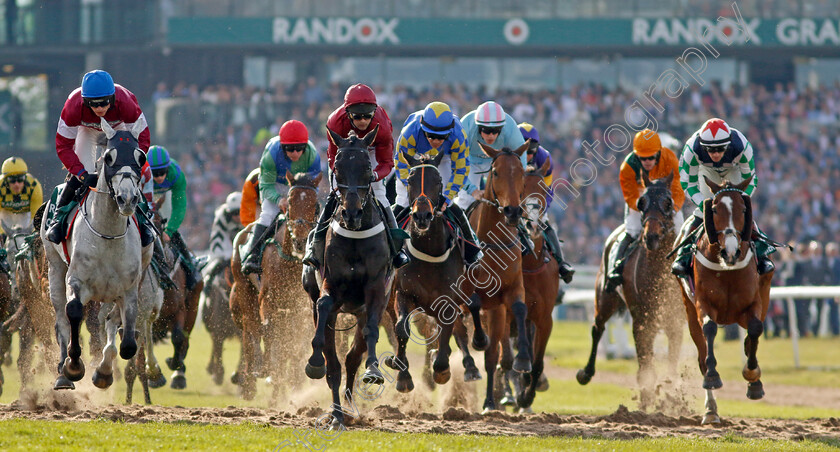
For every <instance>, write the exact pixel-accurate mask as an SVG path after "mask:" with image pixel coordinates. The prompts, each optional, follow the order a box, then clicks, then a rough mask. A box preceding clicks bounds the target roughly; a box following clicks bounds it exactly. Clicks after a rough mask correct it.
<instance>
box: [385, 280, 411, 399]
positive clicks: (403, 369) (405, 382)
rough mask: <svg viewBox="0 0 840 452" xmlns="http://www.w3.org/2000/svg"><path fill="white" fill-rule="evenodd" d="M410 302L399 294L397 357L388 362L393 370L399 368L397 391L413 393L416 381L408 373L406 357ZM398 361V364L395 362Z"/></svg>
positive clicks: (409, 331)
mask: <svg viewBox="0 0 840 452" xmlns="http://www.w3.org/2000/svg"><path fill="white" fill-rule="evenodd" d="M408 303H409V302H408V301H407V300H404V299H403V297H402V296H401V295H400V294H399V293H397V306H398V307H399V311H400V317H399V320H397V323H396V325H395V326H394V333H395V334H396V335H397V356H396V358H392V359H391V362H390V363H388V362H386V365H390V366H391V368H392V369H397V368H399V369H400V371H399V373H398V374H397V391H399V392H403V393H405V392H411V391H412V390H413V389H414V381H412V379H411V373H409V371H408V358H407V357H406V356H405V349H406V345H408V339H409V337H410V335H411V325H410V320H411V319H410V317H411V316H410V315H409V312H408V308H409V306H408ZM395 361H396V362H395Z"/></svg>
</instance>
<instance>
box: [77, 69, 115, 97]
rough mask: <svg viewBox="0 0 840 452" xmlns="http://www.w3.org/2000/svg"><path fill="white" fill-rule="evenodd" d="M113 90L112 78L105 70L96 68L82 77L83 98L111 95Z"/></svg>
mask: <svg viewBox="0 0 840 452" xmlns="http://www.w3.org/2000/svg"><path fill="white" fill-rule="evenodd" d="M114 92H115V89H114V79H112V78H111V74H109V73H107V72H105V71H101V70H99V69H97V70H94V71H90V72H88V73H87V74H85V76H84V77H82V97H84V98H89V99H96V98H99V97H107V96H113V95H114Z"/></svg>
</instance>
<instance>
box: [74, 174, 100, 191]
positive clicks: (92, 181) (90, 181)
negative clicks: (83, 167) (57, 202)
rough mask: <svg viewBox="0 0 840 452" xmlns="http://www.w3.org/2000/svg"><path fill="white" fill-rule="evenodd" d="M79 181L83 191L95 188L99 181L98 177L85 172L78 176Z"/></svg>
mask: <svg viewBox="0 0 840 452" xmlns="http://www.w3.org/2000/svg"><path fill="white" fill-rule="evenodd" d="M79 180H81V181H82V185H83V186H84V188H85V189H87V188H90V187H96V182H97V181H98V180H99V175H97V174H90V173H88V172H87V171H85V172H84V173H82V174H81V175H80V176H79Z"/></svg>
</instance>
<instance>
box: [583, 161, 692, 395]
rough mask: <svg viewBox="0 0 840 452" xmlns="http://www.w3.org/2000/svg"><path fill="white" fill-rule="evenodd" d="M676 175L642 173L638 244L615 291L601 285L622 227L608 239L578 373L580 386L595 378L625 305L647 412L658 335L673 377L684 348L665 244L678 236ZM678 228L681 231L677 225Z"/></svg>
mask: <svg viewBox="0 0 840 452" xmlns="http://www.w3.org/2000/svg"><path fill="white" fill-rule="evenodd" d="M673 177H674V175H673V174H669V175H668V176H667V177H663V178H661V179H656V180H653V181H651V180H650V179H649V178H648V175H647V173H646V172H644V171H643V172H642V184H643V186H644V188H645V190H644V192H643V193H642V196H641V197H639V201H638V202H637V204H636V206H637V207H638V208H639V211H640V212H641V214H642V233H641V238H640V240H641V245H643V246H635V244H633V245H631V246H634V249H631V250H629V252H628V255H627V258H626V259H627V263H626V264H625V266H624V272H623V275H622V276H623V282H622V284H621V287H620V288H619V289H617V290H616V291H615V292H607V291H605V290H604V280H605V278H606V274H607V273H608V272H609V268H608V264H607V262H608V261H609V255H610V250H611V249H612V247H613V246H615V244H616V241H617V239H618V237H619V236H620V235H621V234H622V233H624V225H621V226H619V227H617V228H616V229H615V230H614V231H613V233H612V234H610V236H609V237H608V238H607V242H606V246H605V247H604V254H603V259H602V261H601V266H600V267H599V269H598V276H597V280H596V283H595V322H594V323H593V325H592V349H591V351H590V353H589V361H588V362H587V363H586V367H585V368H583V369H581V370H579V371H578V373H577V380H578V383H580V384H582V385H585V384H587V383H589V380H591V379H592V376H593V375H595V356H596V353H597V351H598V342H600V340H601V336H602V335H603V334H604V326H605V324H606V323H607V320H609V319H610V317H612V315H613V314H614V313H615V312H616V311H617V310H618V309H619V308H622V307H623V306H626V307H627V309H629V310H630V316H631V317H632V318H633V339H634V341H635V344H636V357H637V359H638V361H639V370H638V371H637V373H636V381H637V383H638V384H639V388H640V389H641V393H640V398H639V405H640V407H641V408H642V409H647V407H649V406H650V404H651V403H652V402H653V398H654V394H655V392H654V390H655V383H656V370H655V367H654V362H653V358H654V351H653V342H654V339H655V338H656V333H657V332H658V331H659V330H660V329H663V330H664V331H665V335H666V336H667V338H668V364H669V366H670V372H671V374H672V375H674V374H676V372H677V364H678V360H679V357H680V347H681V345H682V335H683V328H682V323H681V322H680V321H679V319H680V317H681V307H680V304H679V301H678V300H679V287H678V285H677V284H675V281H674V280H673V279H672V278H670V277H669V276H668V275H669V274H670V264H671V262H670V260H669V259H668V257H667V253H668V251H669V249H668V247H667V246H663V245H662V244H663V243H666V244H667V243H672V242H673V241H674V238H675V237H676V229H675V225H674V201H673V199H672V198H671V188H670V187H671V182H672V180H673ZM677 227H679V226H677Z"/></svg>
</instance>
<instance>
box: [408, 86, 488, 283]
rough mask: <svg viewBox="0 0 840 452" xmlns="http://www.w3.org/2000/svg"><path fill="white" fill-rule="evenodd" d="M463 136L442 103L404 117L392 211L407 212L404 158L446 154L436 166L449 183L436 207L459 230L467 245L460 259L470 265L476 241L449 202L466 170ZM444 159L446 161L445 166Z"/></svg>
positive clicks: (467, 157) (458, 210) (466, 150)
mask: <svg viewBox="0 0 840 452" xmlns="http://www.w3.org/2000/svg"><path fill="white" fill-rule="evenodd" d="M466 138H467V137H466V134H465V133H464V129H463V127H461V121H459V120H458V117H457V116H455V115H454V114H452V110H450V109H449V105H446V104H445V103H443V102H432V103H430V104H429V105H427V106H426V108H425V109H423V110H420V111H416V112H414V113H412V114H410V115H409V116H408V119H406V120H405V124H403V128H402V131H401V132H400V139H399V143H398V146H397V176H398V177H399V182H401V183H397V184H396V189H397V201H396V204H395V206H394V213H395V214H396V216H397V217H400V218H402V217H403V215H407V213H408V211H409V209H407V207H408V203H409V200H408V190H406V187H407V185H408V174H409V167H408V160H407V159H406V157H414V158H419V157H420V156H422V155H427V156H429V157H434V156H436V155H438V154H440V153H441V152H443V153H444V154H446V155H447V156H448V158H445V159H444V160H441V163H440V165H439V169H440V173H441V177H442V178H443V179H444V180H446V176H447V174H448V175H449V182H448V183H447V184H446V186H445V187H444V190H443V201H444V202H443V203H442V204H441V205H440V209H441V210H442V211H443V213H444V214H445V215H446V216H447V217H448V218H449V219H450V220H451V221H453V222H454V223H455V224H456V225H458V228H459V229H460V230H461V233H462V234H463V236H464V240H465V242H466V245H467V246H466V247H465V248H464V261H465V263H466V264H467V266H471V265H472V264H474V263H476V262H477V261H478V259H479V258H480V255H479V253H480V251H481V250H480V248H479V247H478V246H477V244H478V240H476V238H475V233H474V232H473V230H472V228H471V227H470V222H469V220H467V216H466V215H465V214H464V211H463V210H462V209H461V208H460V207H458V205H457V204H455V203H453V202H452V201H453V200H454V199H455V197H456V196H458V192H459V191H460V190H461V189H462V187H463V184H464V182H465V181H466V179H467V175H468V174H469V173H470V150H469V148H468V147H467V139H466ZM446 160H449V162H448V163H449V164H448V165H447V162H446Z"/></svg>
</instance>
